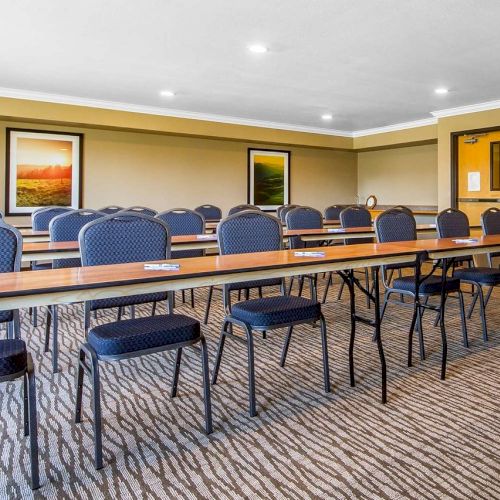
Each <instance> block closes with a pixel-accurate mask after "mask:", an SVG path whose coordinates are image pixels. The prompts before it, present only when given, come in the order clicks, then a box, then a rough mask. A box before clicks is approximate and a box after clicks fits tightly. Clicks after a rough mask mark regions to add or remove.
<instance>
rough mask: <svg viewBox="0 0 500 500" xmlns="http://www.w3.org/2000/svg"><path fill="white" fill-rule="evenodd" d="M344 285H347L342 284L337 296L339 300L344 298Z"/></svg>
mask: <svg viewBox="0 0 500 500" xmlns="http://www.w3.org/2000/svg"><path fill="white" fill-rule="evenodd" d="M344 285H345V282H344V281H342V283H340V288H339V293H338V295H337V300H340V299H341V298H342V292H343V291H344Z"/></svg>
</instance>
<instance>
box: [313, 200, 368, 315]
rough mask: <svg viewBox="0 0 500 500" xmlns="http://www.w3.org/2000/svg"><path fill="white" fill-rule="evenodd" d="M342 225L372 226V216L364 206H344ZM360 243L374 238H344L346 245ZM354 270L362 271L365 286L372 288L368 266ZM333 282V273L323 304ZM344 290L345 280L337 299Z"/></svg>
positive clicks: (329, 278)
mask: <svg viewBox="0 0 500 500" xmlns="http://www.w3.org/2000/svg"><path fill="white" fill-rule="evenodd" d="M339 220H340V225H341V226H342V227H343V228H351V227H370V226H371V225H372V216H371V214H370V212H369V211H368V210H367V209H366V208H364V207H358V206H351V207H346V208H344V209H343V210H342V211H341V212H340V214H339ZM358 243H373V238H346V239H345V240H344V245H356V244H358ZM354 272H356V273H358V272H361V273H363V274H364V277H365V287H366V289H367V290H369V289H370V278H369V271H368V268H365V269H363V270H360V271H357V270H355V271H354ZM332 284H333V273H330V274H329V275H328V279H327V281H326V286H325V290H324V292H323V300H322V302H323V304H324V303H325V302H326V297H327V295H328V291H329V289H330V286H331V285H332ZM343 291H344V281H342V282H341V284H340V289H339V293H338V296H337V300H340V299H341V298H342V293H343ZM366 306H367V307H368V308H370V298H369V297H367V298H366Z"/></svg>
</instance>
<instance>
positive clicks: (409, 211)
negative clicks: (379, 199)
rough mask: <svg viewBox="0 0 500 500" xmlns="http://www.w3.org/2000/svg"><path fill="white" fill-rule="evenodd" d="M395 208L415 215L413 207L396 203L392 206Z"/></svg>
mask: <svg viewBox="0 0 500 500" xmlns="http://www.w3.org/2000/svg"><path fill="white" fill-rule="evenodd" d="M392 209H393V210H401V211H402V212H406V213H407V214H408V215H411V216H413V211H412V209H411V208H408V207H405V206H404V205H396V206H395V207H392Z"/></svg>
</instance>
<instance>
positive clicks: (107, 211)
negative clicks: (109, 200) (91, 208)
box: [98, 205, 124, 215]
mask: <svg viewBox="0 0 500 500" xmlns="http://www.w3.org/2000/svg"><path fill="white" fill-rule="evenodd" d="M122 210H124V207H120V206H118V205H108V206H107V207H102V208H100V209H99V210H98V212H101V213H102V214H108V215H109V214H115V213H116V212H121V211H122Z"/></svg>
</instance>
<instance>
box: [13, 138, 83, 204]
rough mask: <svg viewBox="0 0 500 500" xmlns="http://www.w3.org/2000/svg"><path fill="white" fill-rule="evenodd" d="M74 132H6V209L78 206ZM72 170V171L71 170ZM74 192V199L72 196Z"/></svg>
mask: <svg viewBox="0 0 500 500" xmlns="http://www.w3.org/2000/svg"><path fill="white" fill-rule="evenodd" d="M79 139H80V137H79V136H78V135H71V134H68V135H63V134H55V133H52V134H49V133H36V132H28V131H27V132H23V131H11V132H10V143H9V146H10V148H9V150H10V160H9V167H10V170H9V184H10V186H9V188H8V189H9V193H8V194H9V206H8V212H10V213H12V214H15V213H30V212H32V211H33V209H35V208H37V207H46V206H52V205H57V206H75V207H77V206H78V199H77V197H78V189H75V188H78V187H79V186H75V185H74V184H75V181H76V184H78V182H79V175H75V174H78V169H79V167H80V166H79V165H78V164H77V165H75V164H74V163H75V158H76V159H77V163H78V159H79V154H75V153H79V151H78V148H79V147H80V142H79ZM75 169H76V172H75ZM75 193H76V198H75Z"/></svg>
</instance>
